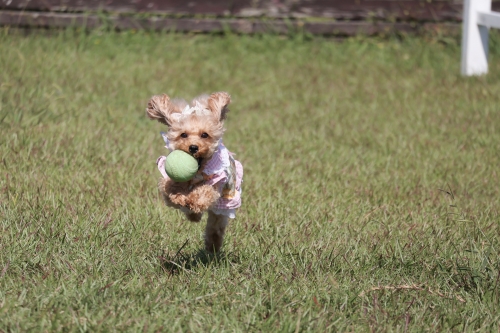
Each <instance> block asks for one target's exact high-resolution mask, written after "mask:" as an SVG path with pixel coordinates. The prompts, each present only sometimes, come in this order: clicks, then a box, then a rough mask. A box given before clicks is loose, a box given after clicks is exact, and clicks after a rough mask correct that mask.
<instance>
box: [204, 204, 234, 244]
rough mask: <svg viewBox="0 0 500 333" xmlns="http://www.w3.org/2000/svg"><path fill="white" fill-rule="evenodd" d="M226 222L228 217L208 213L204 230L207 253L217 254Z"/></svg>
mask: <svg viewBox="0 0 500 333" xmlns="http://www.w3.org/2000/svg"><path fill="white" fill-rule="evenodd" d="M228 222H229V217H227V216H225V215H217V214H215V213H213V212H212V211H208V220H207V227H206V228H205V249H206V250H207V251H208V252H211V253H217V252H219V250H220V248H221V246H222V241H223V239H224V234H225V233H226V227H227V224H228Z"/></svg>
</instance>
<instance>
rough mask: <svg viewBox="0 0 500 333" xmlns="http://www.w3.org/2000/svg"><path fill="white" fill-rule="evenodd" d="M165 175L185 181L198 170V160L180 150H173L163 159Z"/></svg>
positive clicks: (178, 180) (174, 179)
mask: <svg viewBox="0 0 500 333" xmlns="http://www.w3.org/2000/svg"><path fill="white" fill-rule="evenodd" d="M165 171H166V172H167V175H168V176H169V177H170V178H171V179H172V180H173V181H176V182H187V181H188V180H191V179H193V177H194V176H195V175H196V173H197V172H198V161H197V160H196V159H195V158H194V157H193V156H191V155H189V154H188V153H186V152H184V151H182V150H174V151H173V152H171V153H170V154H168V156H167V159H166V160H165Z"/></svg>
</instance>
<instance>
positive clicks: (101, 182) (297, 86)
mask: <svg viewBox="0 0 500 333" xmlns="http://www.w3.org/2000/svg"><path fill="white" fill-rule="evenodd" d="M499 41H500V38H499V37H498V36H497V35H494V36H493V40H492V43H491V57H490V66H491V67H490V73H489V74H488V75H487V76H485V77H480V78H463V77H461V76H460V75H459V67H460V66H459V62H460V48H459V45H458V42H457V41H456V40H454V39H444V40H440V39H439V38H437V37H420V38H404V39H392V38H389V39H368V38H361V37H359V38H352V39H347V40H345V41H343V42H335V41H332V40H325V39H319V38H318V39H308V38H304V37H301V36H300V35H297V36H293V37H279V36H272V35H263V36H253V37H252V36H236V35H227V36H210V35H178V34H171V35H169V34H148V33H146V32H134V31H130V32H125V33H121V34H117V33H109V32H104V31H95V32H93V33H91V34H89V35H85V34H81V33H79V32H77V31H72V30H68V31H63V32H58V33H52V34H51V35H46V34H42V33H32V34H29V35H20V34H18V33H16V32H9V30H6V29H4V30H0V133H1V135H0V331H5V332H27V331H32V332H42V331H47V332H48V331H58V332H59V331H60V332H73V331H89V332H97V331H105V332H108V331H117V332H122V331H129V332H140V331H141V332H157V331H160V332H167V331H168V332H186V331H189V332H208V331H212V332H223V331H224V332H233V331H236V332H241V331H245V332H246V331H276V332H306V331H310V332H325V331H349V332H365V331H380V332H381V331H391V332H421V331H456V332H459V331H460V332H462V331H475V330H479V331H495V332H497V331H498V330H499V329H500V326H499V324H500V311H499V310H498V309H499V306H500V304H499V303H500V259H499V254H500V241H499V234H500V212H499V207H500V205H499V197H500V179H499V178H500V94H499V91H500V61H499V60H500V45H499ZM220 90H225V91H228V92H229V93H230V94H231V95H232V98H233V102H232V104H231V112H230V113H229V119H228V121H227V122H226V127H227V129H228V130H227V132H226V135H225V144H226V146H227V147H228V148H229V149H230V150H232V151H233V152H235V153H236V154H237V158H238V159H239V160H240V161H241V162H242V163H243V166H244V168H245V177H244V193H243V194H244V203H243V207H242V208H241V209H240V211H239V213H238V216H237V219H236V220H234V221H232V222H231V224H230V226H229V228H228V234H227V236H226V239H225V244H224V247H223V253H222V254H221V255H220V256H218V257H215V258H212V257H209V256H207V255H206V254H205V253H204V252H203V251H202V248H203V241H202V233H203V230H204V225H203V224H196V223H190V222H186V221H185V220H184V219H183V217H182V216H181V214H179V213H178V212H176V211H173V210H170V209H168V208H166V207H165V206H164V205H163V204H162V202H161V200H160V197H159V195H158V192H157V190H156V183H157V181H158V179H159V177H160V174H159V172H158V171H157V169H156V165H155V160H156V158H157V157H158V156H159V155H162V154H165V148H164V147H163V142H162V139H161V137H160V135H159V131H160V130H162V129H164V128H163V126H162V125H161V124H159V123H157V122H152V121H150V120H148V119H147V118H146V116H145V113H144V110H145V107H146V103H147V100H148V98H149V97H150V96H151V95H153V94H158V93H163V92H165V93H168V94H169V95H170V96H178V97H185V98H191V97H193V96H195V95H197V94H199V93H203V92H213V91H220ZM203 223H204V222H203Z"/></svg>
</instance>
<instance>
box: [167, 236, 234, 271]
mask: <svg viewBox="0 0 500 333" xmlns="http://www.w3.org/2000/svg"><path fill="white" fill-rule="evenodd" d="M187 243H188V240H186V241H185V242H184V244H183V245H182V246H181V247H180V248H179V250H177V252H176V253H175V254H174V255H168V254H165V253H163V254H162V255H160V256H158V258H159V259H160V265H161V269H162V270H163V271H164V272H166V273H168V274H170V275H175V274H179V273H180V272H182V271H184V272H188V273H189V272H191V271H193V270H195V269H196V268H197V267H200V266H203V267H208V266H219V265H220V264H221V263H226V262H228V261H231V262H236V261H238V258H237V257H235V256H234V255H233V254H231V253H225V252H224V251H222V252H220V253H217V254H213V253H209V252H207V251H205V250H204V249H199V250H197V251H193V252H191V253H183V252H182V250H183V249H184V247H185V246H186V245H187Z"/></svg>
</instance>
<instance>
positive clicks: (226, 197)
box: [156, 133, 243, 219]
mask: <svg viewBox="0 0 500 333" xmlns="http://www.w3.org/2000/svg"><path fill="white" fill-rule="evenodd" d="M162 136H163V139H164V141H165V144H166V146H165V147H166V148H167V149H169V150H170V151H172V149H171V147H170V144H169V142H168V139H167V136H166V135H165V134H164V133H162ZM165 159H166V157H165V156H160V157H159V158H158V160H157V161H156V163H157V165H158V169H159V170H160V172H161V174H162V176H163V177H164V178H168V175H167V173H166V172H165ZM196 178H198V179H199V181H202V182H204V183H205V184H206V185H211V186H214V187H215V188H216V189H217V190H218V191H219V193H220V195H221V196H220V198H219V200H217V202H216V203H215V204H214V205H213V206H212V207H210V208H209V210H210V211H212V212H214V213H215V214H217V215H226V216H228V217H229V218H232V219H234V218H235V217H236V209H237V208H239V207H240V206H241V183H242V182H243V166H242V165H241V163H240V162H239V161H237V160H235V159H234V158H233V154H232V153H231V152H230V151H229V150H228V149H227V148H226V146H224V144H223V143H222V141H220V142H219V145H218V147H217V150H216V151H215V153H214V154H213V155H212V157H211V158H210V160H208V162H207V163H206V164H205V167H204V168H203V169H202V170H200V171H198V174H197V175H196V176H195V179H196ZM183 208H184V207H183ZM182 210H183V211H184V210H185V211H186V212H189V211H188V210H187V208H184V209H182Z"/></svg>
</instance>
